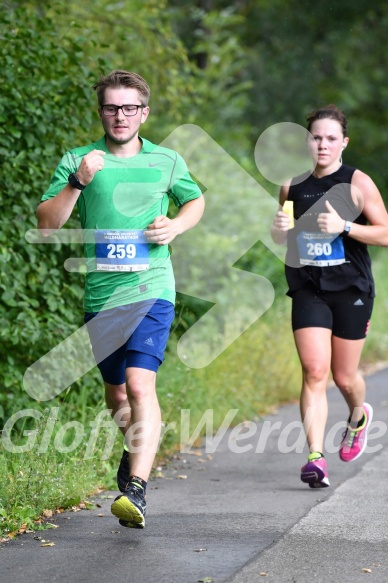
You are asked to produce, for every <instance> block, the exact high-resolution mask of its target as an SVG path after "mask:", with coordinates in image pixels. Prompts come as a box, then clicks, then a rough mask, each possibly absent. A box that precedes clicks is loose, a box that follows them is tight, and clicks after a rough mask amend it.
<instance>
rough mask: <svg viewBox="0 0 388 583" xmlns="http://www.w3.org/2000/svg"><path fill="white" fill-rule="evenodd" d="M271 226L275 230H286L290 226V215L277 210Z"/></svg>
mask: <svg viewBox="0 0 388 583" xmlns="http://www.w3.org/2000/svg"><path fill="white" fill-rule="evenodd" d="M272 226H273V228H274V229H276V230H277V231H282V232H286V231H288V229H289V228H290V217H289V216H288V215H287V214H286V213H284V212H283V211H281V210H279V211H278V212H277V213H276V215H275V218H274V221H273V225H272Z"/></svg>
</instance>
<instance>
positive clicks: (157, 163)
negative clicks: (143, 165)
mask: <svg viewBox="0 0 388 583" xmlns="http://www.w3.org/2000/svg"><path fill="white" fill-rule="evenodd" d="M159 164H161V162H155V163H154V164H152V162H150V163H149V167H150V168H153V167H154V166H158V165H159Z"/></svg>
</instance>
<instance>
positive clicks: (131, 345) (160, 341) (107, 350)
mask: <svg viewBox="0 0 388 583" xmlns="http://www.w3.org/2000/svg"><path fill="white" fill-rule="evenodd" d="M174 315H175V312H174V304H172V303H171V302H168V301H167V300H146V301H142V302H135V303H133V304H128V305H126V306H119V307H117V308H111V309H109V310H101V312H97V313H95V312H87V313H85V317H84V322H85V324H86V326H87V329H88V333H89V338H90V342H91V345H92V350H93V354H94V358H95V359H96V363H97V366H98V368H99V369H100V372H101V374H102V378H103V379H104V381H105V382H106V383H109V384H111V385H121V384H124V383H125V369H126V368H128V367H137V368H145V369H147V370H152V371H154V372H157V370H158V368H159V366H160V365H161V364H162V362H163V360H164V351H165V349H166V345H167V340H168V337H169V334H170V328H171V324H172V321H173V319H174Z"/></svg>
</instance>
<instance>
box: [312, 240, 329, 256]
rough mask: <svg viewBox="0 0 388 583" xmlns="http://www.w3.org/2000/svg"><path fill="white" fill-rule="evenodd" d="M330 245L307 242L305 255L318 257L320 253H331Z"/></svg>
mask: <svg viewBox="0 0 388 583" xmlns="http://www.w3.org/2000/svg"><path fill="white" fill-rule="evenodd" d="M331 252H332V247H331V244H330V243H307V255H310V256H311V257H319V256H320V255H331Z"/></svg>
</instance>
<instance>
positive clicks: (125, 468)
mask: <svg viewBox="0 0 388 583" xmlns="http://www.w3.org/2000/svg"><path fill="white" fill-rule="evenodd" d="M129 474H130V471H129V453H128V451H127V450H126V449H124V451H123V455H122V456H121V460H120V465H119V469H118V470H117V476H116V480H117V486H118V488H119V490H120V492H125V490H126V489H127V488H128V484H129Z"/></svg>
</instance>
